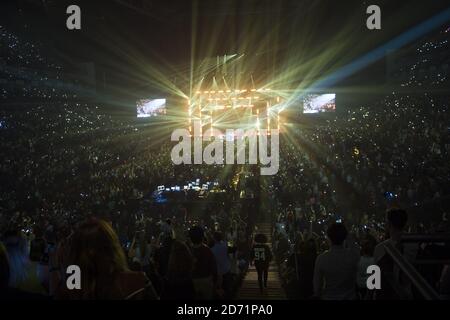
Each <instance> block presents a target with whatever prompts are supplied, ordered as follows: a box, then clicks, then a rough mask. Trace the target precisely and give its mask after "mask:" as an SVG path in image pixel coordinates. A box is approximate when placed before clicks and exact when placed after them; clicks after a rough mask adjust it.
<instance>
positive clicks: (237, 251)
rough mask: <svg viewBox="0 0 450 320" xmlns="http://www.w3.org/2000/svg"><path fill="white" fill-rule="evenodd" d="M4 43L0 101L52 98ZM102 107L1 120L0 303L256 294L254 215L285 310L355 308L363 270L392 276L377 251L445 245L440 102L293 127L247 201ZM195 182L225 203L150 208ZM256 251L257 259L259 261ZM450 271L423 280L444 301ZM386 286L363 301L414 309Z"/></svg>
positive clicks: (225, 175) (17, 46)
mask: <svg viewBox="0 0 450 320" xmlns="http://www.w3.org/2000/svg"><path fill="white" fill-rule="evenodd" d="M0 42H1V46H0V48H1V50H2V54H1V57H2V58H0V82H2V83H4V84H6V85H4V86H3V85H2V92H1V97H2V98H10V97H14V96H27V95H28V94H30V95H29V96H30V97H49V99H50V100H52V99H53V98H60V97H61V96H60V95H58V94H50V93H51V92H56V91H57V89H55V88H56V87H58V86H55V85H53V82H52V80H55V81H57V80H60V79H59V75H58V73H59V71H60V68H59V67H57V66H56V65H54V64H52V63H50V64H49V62H48V61H47V60H46V58H44V57H43V56H42V55H41V54H40V52H39V51H38V50H37V49H36V50H35V47H34V45H33V44H31V43H28V42H26V41H22V40H20V39H19V38H17V37H16V36H14V35H13V34H11V33H10V32H8V31H6V30H5V29H4V28H0ZM28 65H30V66H33V68H28V67H27V66H28ZM36 68H37V69H36ZM39 68H42V69H43V70H44V71H43V72H41V71H38V69H39ZM47 73H51V74H52V76H53V78H49V75H47ZM35 76H36V77H37V78H35ZM30 77H31V78H30ZM17 81H19V82H17ZM11 83H12V84H13V86H12V87H11V86H10V84H11ZM43 83H45V84H43ZM29 86H31V87H32V88H34V89H29ZM11 88H13V89H11ZM14 90H19V92H14ZM48 90H50V92H48ZM64 97H65V98H67V96H64ZM103 107H104V106H98V105H95V104H92V103H85V102H73V101H71V100H67V101H66V100H65V102H60V101H59V102H54V101H53V100H52V101H51V102H46V103H32V104H28V105H26V106H23V107H17V106H16V105H15V106H7V105H6V104H5V105H4V106H2V108H1V110H0V132H1V134H0V146H1V148H2V157H1V159H0V176H1V181H2V183H1V186H0V239H1V243H0V296H1V297H2V298H11V299H15V298H33V299H39V298H40V299H162V300H165V299H213V298H231V297H233V296H234V294H235V292H236V288H237V286H238V285H239V279H240V278H241V277H242V275H243V274H245V272H246V269H247V268H248V265H249V263H250V262H252V261H255V264H256V265H257V268H258V273H259V283H260V287H261V288H263V287H264V285H265V284H266V283H265V282H267V280H266V278H265V275H266V274H267V265H266V264H265V263H260V262H258V260H259V259H257V256H256V255H255V252H256V251H254V250H251V248H252V244H253V240H252V239H253V233H254V228H253V225H254V222H255V212H256V213H258V212H259V211H260V210H259V209H258V208H259V204H261V212H264V213H268V215H269V216H270V218H271V219H272V221H273V223H274V234H273V241H274V243H273V249H274V259H275V260H276V261H277V263H278V264H279V265H280V268H281V272H282V276H283V279H284V283H285V288H286V290H287V292H288V295H289V297H291V298H302V299H309V298H320V299H357V298H359V299H364V298H367V297H368V296H369V293H368V292H367V291H366V290H365V289H366V287H365V282H366V280H367V273H366V272H365V270H366V269H367V266H369V265H371V264H374V263H379V264H382V265H385V266H386V269H387V270H394V269H395V267H394V266H393V265H392V262H391V261H389V259H387V255H386V252H384V251H383V248H384V245H385V244H386V243H388V244H391V245H393V246H394V247H395V248H397V249H398V250H400V251H401V252H403V253H404V254H405V255H406V254H407V253H408V254H409V253H410V252H412V251H410V250H409V248H405V247H404V246H403V244H402V243H401V237H402V236H403V234H405V233H410V232H417V233H421V234H436V233H438V232H442V233H443V232H447V233H448V232H449V231H450V230H449V223H448V218H447V213H448V203H449V202H448V197H449V193H450V190H449V183H448V182H449V178H450V176H449V174H450V172H449V166H448V164H447V162H448V160H447V159H448V154H449V151H450V143H449V142H450V141H449V127H448V123H449V120H450V119H449V110H448V108H449V105H448V102H447V100H446V97H445V96H439V95H436V94H425V93H422V94H409V95H406V94H396V93H392V94H390V95H388V96H386V97H385V99H384V100H383V101H380V102H374V103H372V104H370V105H368V106H362V107H360V108H359V109H353V110H351V111H348V113H345V114H337V115H336V117H335V118H333V119H332V120H330V119H328V120H327V119H325V120H323V121H321V122H320V123H317V125H315V126H313V127H312V126H309V127H308V126H302V125H299V126H297V127H293V128H291V129H290V130H289V131H288V132H287V134H286V135H284V136H283V137H282V139H281V146H280V159H281V162H280V169H279V172H278V174H277V175H275V176H271V177H265V178H262V177H257V178H261V179H260V180H256V185H255V184H253V185H252V184H248V185H245V184H244V186H243V188H249V189H253V190H252V192H249V194H251V193H254V194H255V195H256V197H254V198H253V199H247V200H243V199H240V198H239V194H240V193H239V191H240V190H239V188H240V187H239V186H237V187H236V183H235V180H234V179H235V178H236V176H237V174H238V173H239V170H240V169H241V168H239V167H238V166H195V165H189V166H188V165H186V166H175V165H173V163H172V161H171V159H170V151H171V146H172V144H171V143H170V142H169V141H168V142H165V141H163V142H161V141H158V139H156V138H155V137H156V136H157V135H158V133H160V131H161V129H160V127H158V126H157V125H155V126H152V125H149V126H146V125H142V124H138V123H136V122H135V121H133V120H127V119H125V118H123V117H121V116H120V115H112V114H111V113H109V112H107V111H105V110H104V108H103ZM167 136H169V135H167ZM257 171H258V170H256V171H255V172H257ZM197 179H200V180H201V181H216V180H217V181H218V182H219V184H220V185H221V188H223V189H224V190H226V192H225V193H224V195H223V196H222V197H221V198H217V199H214V200H211V199H203V200H199V201H198V203H195V202H196V201H187V200H186V199H185V201H174V202H171V201H169V202H168V203H163V204H158V203H155V202H154V201H152V198H151V196H150V195H151V194H152V192H153V191H154V190H155V189H156V188H157V187H158V186H161V185H165V186H173V185H180V186H183V185H185V184H187V183H188V182H190V181H195V180H197ZM258 186H259V187H260V188H261V190H256V189H257V187H258ZM252 202H253V203H257V205H253V206H251V205H249V203H252ZM394 207H401V208H404V209H405V210H406V211H403V210H400V209H392V208H394ZM386 209H390V210H389V211H387V212H388V213H387V214H386V215H385V212H386ZM257 242H258V244H256V245H255V246H254V247H253V249H255V248H257V249H259V250H262V251H261V252H264V255H267V256H269V255H271V253H270V254H269V251H268V247H267V246H265V245H263V244H262V243H263V242H264V241H262V240H261V241H257ZM414 247H415V251H414V252H413V254H412V255H413V257H412V258H411V261H414V260H415V259H416V258H417V257H419V256H426V255H429V254H431V253H430V249H429V246H427V245H424V244H421V245H420V246H419V245H415V246H414ZM438 247H439V248H438V249H439V250H438V251H439V252H441V251H446V250H448V244H444V245H439V246H438ZM70 265H78V266H80V267H81V269H82V270H83V272H82V277H81V287H82V290H75V291H71V290H67V287H66V286H65V281H66V278H67V276H68V275H67V273H66V272H65V271H66V269H67V267H68V266H70ZM448 270H449V267H448V266H442V265H438V266H435V267H433V269H430V268H428V269H426V270H425V269H423V270H421V271H426V272H424V274H426V276H427V280H428V281H429V282H430V284H431V285H432V286H433V287H434V288H435V289H436V290H437V291H438V292H439V293H441V294H442V295H448V294H449V289H448V288H449V283H448V281H449V272H448ZM395 277H397V278H396V279H395V281H396V283H397V284H398V283H400V284H401V285H402V286H401V288H402V289H403V290H402V292H397V291H396V290H394V288H393V287H391V288H389V289H386V290H385V291H383V292H382V293H380V294H378V295H377V296H376V297H375V298H377V299H384V298H394V297H396V298H398V297H402V298H411V297H417V292H416V291H415V290H414V289H413V288H412V287H411V283H409V282H408V280H407V279H403V278H401V277H398V276H397V275H396V276H395ZM389 290H390V291H389ZM372 298H373V297H372Z"/></svg>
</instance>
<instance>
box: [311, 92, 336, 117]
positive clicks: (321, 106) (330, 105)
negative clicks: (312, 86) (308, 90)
mask: <svg viewBox="0 0 450 320" xmlns="http://www.w3.org/2000/svg"><path fill="white" fill-rule="evenodd" d="M334 111H336V94H335V93H329V94H308V95H306V96H305V97H304V98H303V113H309V114H310V113H323V112H334Z"/></svg>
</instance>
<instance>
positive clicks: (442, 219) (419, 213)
mask: <svg viewBox="0 0 450 320" xmlns="http://www.w3.org/2000/svg"><path fill="white" fill-rule="evenodd" d="M448 121H449V118H448V102H447V101H446V99H443V98H440V97H435V96H430V95H427V94H423V95H411V96H404V95H402V96H399V95H396V94H392V95H389V96H387V97H386V98H385V99H384V100H383V101H381V102H380V103H379V104H374V105H371V106H370V107H361V108H360V109H358V110H352V111H349V112H348V113H347V114H340V115H338V116H337V117H336V118H335V119H333V120H323V122H322V124H318V125H315V126H314V127H300V128H298V130H297V131H296V132H291V135H292V136H294V138H292V137H289V140H288V141H285V142H284V143H282V144H281V150H280V153H281V155H280V158H281V159H282V160H281V161H282V162H281V164H280V171H279V174H278V175H277V176H275V177H273V178H272V179H271V181H270V183H269V187H268V190H267V192H268V193H269V194H270V196H271V198H270V203H271V204H272V206H271V211H272V212H273V213H274V217H275V221H274V223H275V226H276V228H275V230H276V232H275V233H276V235H275V237H274V239H275V243H274V247H275V248H276V253H277V257H278V262H279V263H280V266H281V269H282V273H283V274H284V278H285V282H286V287H287V290H288V291H289V292H290V294H291V295H292V297H297V298H299V297H300V298H311V297H314V293H316V294H318V293H317V292H314V291H313V278H314V273H315V271H314V270H316V271H317V268H320V266H317V265H316V264H317V263H318V262H319V260H317V257H318V256H320V254H321V253H324V252H327V250H328V249H330V240H331V241H332V242H333V239H332V237H330V235H329V231H327V230H328V227H329V226H330V225H332V224H335V223H337V224H343V225H345V226H347V228H348V233H349V234H351V235H352V236H353V239H350V240H349V241H350V242H351V243H357V245H356V248H357V249H356V250H354V251H355V252H357V253H358V259H357V260H358V261H359V265H360V266H361V269H360V270H358V269H354V270H353V271H352V275H354V276H352V279H353V283H354V284H356V288H358V285H359V287H360V288H362V287H364V286H365V280H364V279H366V278H367V277H363V276H362V275H364V274H365V272H364V271H362V270H364V267H365V268H366V267H367V266H368V265H370V264H374V261H375V260H374V258H373V255H374V250H375V246H376V245H377V244H378V243H381V242H383V241H384V240H386V233H389V232H388V231H389V222H388V223H387V222H386V217H385V214H384V213H385V212H386V210H387V209H390V208H398V207H401V208H405V209H406V210H407V212H408V224H407V225H406V223H405V225H401V228H402V229H403V228H404V229H405V231H406V232H408V233H420V234H439V233H447V234H448V233H449V232H450V225H449V222H448V218H447V214H448V210H449V208H448V199H449V191H450V190H449V189H448V181H449V178H450V176H449V174H450V172H449V167H448V165H447V159H448V154H449V151H450V144H449V142H450V140H449V131H448ZM291 141H295V143H290V142H291ZM283 163H284V164H285V165H283ZM286 164H288V165H286ZM333 232H334V231H332V233H333ZM339 232H341V233H343V234H345V233H347V230H346V231H345V232H344V231H342V230H340V231H339ZM341 237H343V236H341ZM344 238H345V237H344ZM335 242H336V241H335ZM337 243H338V244H342V243H343V241H342V242H340V241H337ZM447 245H448V244H447ZM331 248H333V246H331ZM424 248H426V245H425V244H422V247H421V250H422V251H421V250H418V252H417V253H416V255H415V256H414V258H411V260H412V261H413V260H414V259H415V258H417V257H418V256H424V255H426V254H425V253H424V251H427V250H426V249H424ZM445 248H446V249H445V250H448V247H445ZM331 250H333V249H331ZM329 252H331V251H329ZM299 257H301V258H299ZM341 258H343V257H341ZM355 259H356V258H355ZM328 263H329V264H331V265H332V264H333V263H332V262H328ZM315 266H316V267H315ZM362 266H364V267H362ZM425 269H426V268H425ZM445 270H447V268H446V267H445V266H442V265H440V266H437V267H436V268H435V269H434V270H432V271H430V269H426V270H424V271H425V272H424V276H425V277H427V280H429V281H430V283H431V284H432V286H433V287H435V288H445V287H446V285H442V286H441V285H438V284H439V281H440V280H439V279H440V276H441V274H442V273H443V272H444V271H445ZM430 273H434V275H433V276H430ZM443 277H444V275H443ZM316 285H317V284H316ZM446 290H447V289H442V291H443V292H444V293H445V294H448V292H447V291H446ZM344 291H345V290H344ZM356 293H358V292H356ZM444 293H443V294H444ZM359 297H360V298H361V296H359ZM322 298H326V297H325V296H322ZM335 298H337V297H335ZM341 298H344V296H342V297H341Z"/></svg>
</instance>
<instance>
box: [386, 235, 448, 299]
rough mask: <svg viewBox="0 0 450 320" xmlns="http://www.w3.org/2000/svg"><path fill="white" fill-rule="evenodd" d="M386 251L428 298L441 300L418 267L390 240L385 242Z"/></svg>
mask: <svg viewBox="0 0 450 320" xmlns="http://www.w3.org/2000/svg"><path fill="white" fill-rule="evenodd" d="M384 248H385V250H386V253H387V254H388V255H389V256H390V257H391V258H392V260H393V261H394V263H395V264H396V265H397V266H398V267H399V268H400V270H401V271H402V272H403V273H404V274H405V276H406V277H407V278H408V279H409V280H410V281H411V283H412V284H413V285H414V287H416V289H417V290H418V291H419V292H420V294H421V295H422V296H423V297H424V298H425V299H426V300H439V299H440V298H439V294H438V293H437V292H436V291H435V290H434V289H433V288H432V287H431V286H430V284H429V283H428V282H427V281H426V280H425V279H424V278H423V277H422V276H421V275H420V273H419V272H418V271H417V269H416V268H415V267H414V266H413V265H412V264H411V263H410V262H409V261H408V260H407V259H405V257H404V256H403V255H402V254H401V253H400V252H399V251H398V250H397V249H396V248H395V247H394V245H393V244H392V243H390V242H386V243H384Z"/></svg>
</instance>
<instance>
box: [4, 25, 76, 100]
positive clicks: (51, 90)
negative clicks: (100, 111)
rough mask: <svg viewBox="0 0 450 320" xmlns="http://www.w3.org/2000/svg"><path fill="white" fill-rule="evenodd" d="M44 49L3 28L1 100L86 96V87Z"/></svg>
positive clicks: (34, 42) (40, 45) (42, 46)
mask: <svg viewBox="0 0 450 320" xmlns="http://www.w3.org/2000/svg"><path fill="white" fill-rule="evenodd" d="M44 47H45V46H44V45H43V44H42V43H37V42H36V41H28V40H26V39H25V38H24V37H19V36H18V35H16V34H15V33H14V32H11V31H10V30H9V29H7V28H6V27H5V26H1V25H0V85H1V86H0V87H1V89H0V100H11V99H17V98H22V99H23V98H33V99H42V100H47V101H51V100H54V99H68V98H76V97H77V96H84V95H85V94H84V93H83V90H85V87H84V86H82V85H81V84H80V83H78V82H77V81H75V80H74V79H73V77H72V78H71V77H69V76H68V73H66V72H65V71H64V69H63V67H62V65H61V64H60V63H59V62H57V61H56V59H52V58H51V57H52V55H51V54H47V52H46V50H44Z"/></svg>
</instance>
